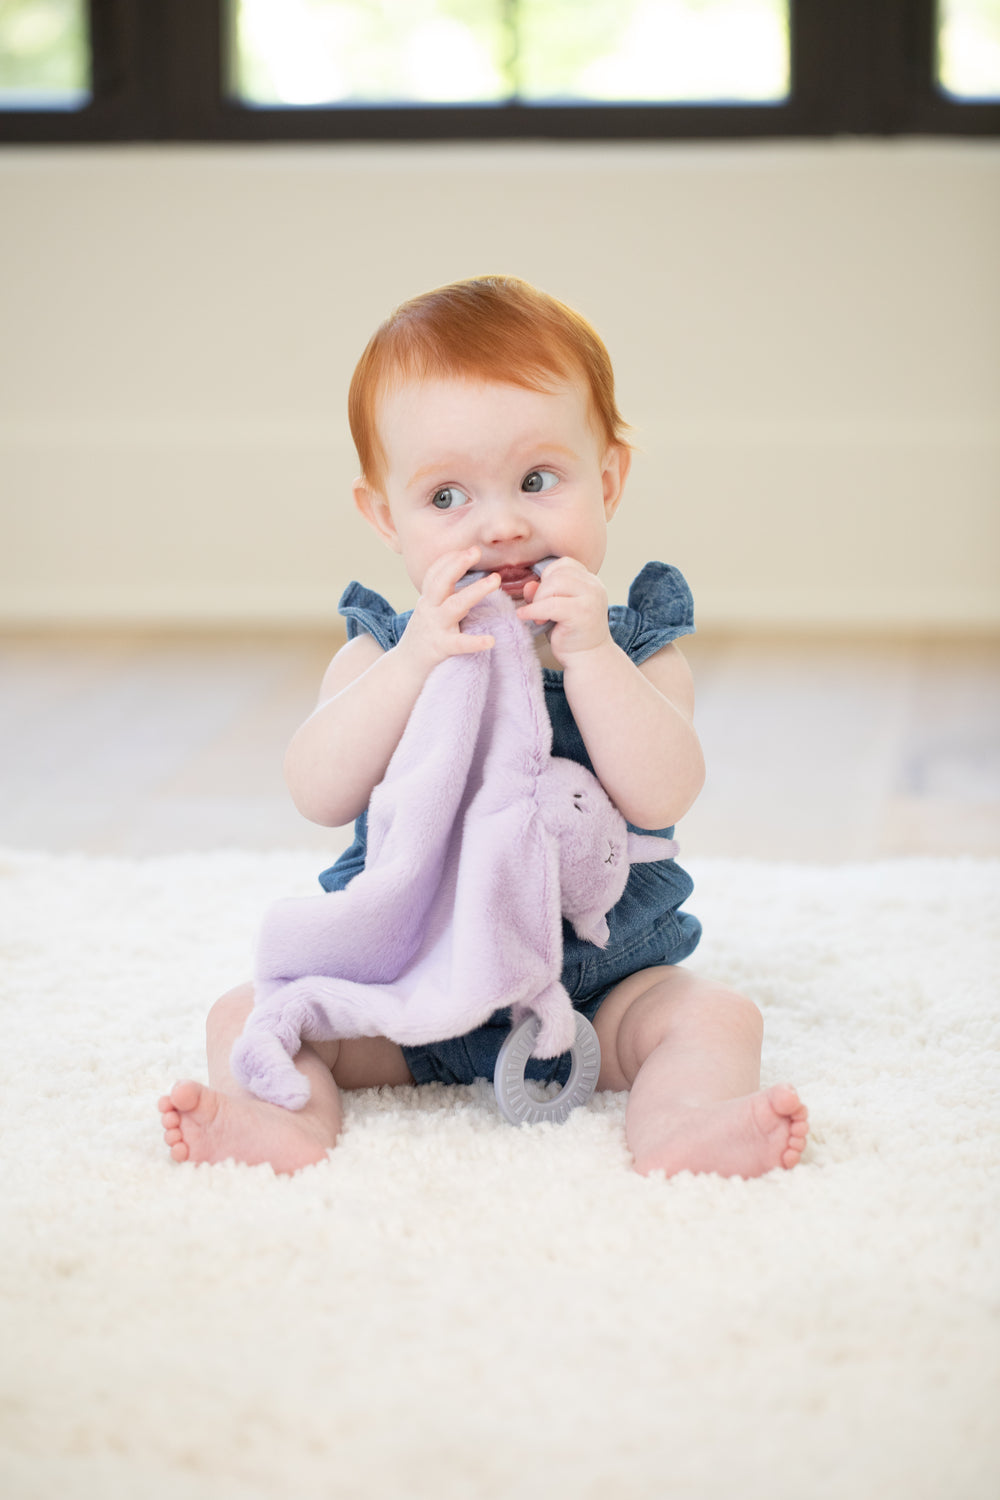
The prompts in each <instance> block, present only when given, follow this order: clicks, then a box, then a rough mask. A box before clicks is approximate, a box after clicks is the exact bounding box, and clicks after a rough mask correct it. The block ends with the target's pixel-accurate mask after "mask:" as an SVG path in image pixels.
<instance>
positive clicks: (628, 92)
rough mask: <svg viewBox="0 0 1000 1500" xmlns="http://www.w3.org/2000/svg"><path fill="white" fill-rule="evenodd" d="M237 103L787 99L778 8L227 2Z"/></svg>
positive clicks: (552, 2)
mask: <svg viewBox="0 0 1000 1500" xmlns="http://www.w3.org/2000/svg"><path fill="white" fill-rule="evenodd" d="M226 9H227V12H228V17H229V36H230V45H229V58H230V68H231V76H230V80H229V83H230V90H231V93H232V94H233V95H234V96H235V97H236V98H238V99H240V100H241V101H242V102H243V103H245V104H257V105H275V104H301V105H316V104H345V103H366V104H401V103H408V104H455V103H467V104H469V103H477V104H479V103H492V104H497V103H503V102H505V101H507V100H513V99H520V100H522V101H524V102H525V103H529V102H530V103H540V102H548V103H554V102H557V101H563V102H569V101H575V102H580V101H584V100H585V101H588V102H592V103H605V104H606V103H616V102H617V103H621V102H624V101H633V102H634V101H641V102H657V103H664V102H667V101H669V102H672V103H678V102H681V101H685V102H691V101H693V100H701V101H706V100H709V101H716V102H718V101H723V100H725V101H730V102H732V101H736V100H740V101H743V102H754V103H776V102H779V101H781V100H784V99H786V98H787V97H788V85H789V66H788V62H789V59H788V28H789V13H788V12H789V7H788V0H585V3H583V4H581V0H228V3H227V7H226Z"/></svg>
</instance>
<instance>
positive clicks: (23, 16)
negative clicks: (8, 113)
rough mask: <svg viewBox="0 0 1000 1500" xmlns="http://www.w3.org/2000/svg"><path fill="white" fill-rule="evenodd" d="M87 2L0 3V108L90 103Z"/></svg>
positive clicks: (68, 106)
mask: <svg viewBox="0 0 1000 1500" xmlns="http://www.w3.org/2000/svg"><path fill="white" fill-rule="evenodd" d="M87 12H88V8H87V3H86V0H31V3H29V0H0V108H4V109H80V108H81V107H82V106H84V105H85V104H86V103H87V102H88V101H89V99H90V36H89V26H88V19H89V18H88V13H87Z"/></svg>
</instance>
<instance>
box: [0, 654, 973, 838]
mask: <svg viewBox="0 0 1000 1500" xmlns="http://www.w3.org/2000/svg"><path fill="white" fill-rule="evenodd" d="M337 644H338V642H337V638H336V635H331V634H319V633H315V634H302V633H297V634H286V635H282V634H277V633H272V634H267V635H261V634H254V635H251V634H240V635H225V634H204V635H181V634H119V635H86V634H79V633H78V634H75V635H71V634H41V633H39V634H33V635H18V636H14V635H6V636H0V713H2V716H3V735H2V739H0V788H2V790H0V846H8V847H10V846H13V847H17V848H31V849H41V850H83V851H89V852H97V853H123V854H139V855H141V854H158V853H171V852H179V851H187V850H205V849H217V848H248V849H273V848H304V847H311V848H315V849H316V851H317V863H318V864H320V862H322V861H323V860H324V859H325V858H326V856H327V855H329V856H330V857H333V856H334V855H335V854H336V853H337V852H338V851H339V850H340V849H341V848H342V847H343V846H344V844H345V843H346V842H347V839H348V833H347V831H343V830H330V829H321V828H316V827H313V826H312V825H310V824H308V823H306V822H304V821H303V820H302V818H300V817H299V815H298V814H297V813H296V812H295V810H294V808H293V807H292V806H291V803H290V801H289V799H288V797H287V794H286V792H285V789H284V785H283V782H282V779H281V758H282V753H283V750H284V746H285V744H286V742H287V740H288V738H289V736H290V734H291V732H292V730H293V729H294V728H295V726H296V725H297V724H298V723H299V722H300V720H301V719H303V718H304V717H305V716H306V714H308V713H309V712H310V711H311V709H312V707H313V705H314V703H315V695H316V690H317V687H318V684H319V681H320V678H321V676H322V672H323V668H324V666H325V665H326V662H327V660H328V659H329V657H330V655H331V654H332V651H333V649H334V648H335V647H336V645H337ZM685 650H686V652H687V655H688V657H689V659H690V660H691V662H692V664H693V666H694V670H695V678H696V683H697V687H698V717H699V723H700V729H701V734H702V740H703V743H704V745H705V750H706V755H707V759H708V765H709V780H708V783H707V786H706V788H705V791H704V792H703V793H702V797H701V799H700V801H699V803H698V805H697V806H696V807H695V808H694V809H693V810H692V812H691V813H690V814H689V815H688V817H687V818H686V819H685V820H684V822H683V824H682V825H681V828H680V830H679V836H680V839H681V844H682V848H683V851H684V853H685V854H687V855H688V856H689V857H690V856H692V855H735V856H749V857H757V858H766V859H793V860H807V861H841V860H848V859H871V858H877V857H882V856H887V855H900V854H917V853H920V854H925V853H926V854H935V853H937V854H973V855H984V854H994V855H995V854H1000V691H998V689H1000V643H998V642H996V641H977V640H961V641H940V640H937V641H933V640H927V641H919V640H907V641H898V640H896V641H894V640H887V639H886V640H883V639H864V640H843V639H840V640H836V639H810V640H800V639H789V638H788V637H776V638H771V639H761V638H748V637H739V636H735V635H734V636H723V635H714V636H713V635H703V636H698V637H696V638H694V639H692V640H691V641H689V642H688V643H687V644H686V645H685Z"/></svg>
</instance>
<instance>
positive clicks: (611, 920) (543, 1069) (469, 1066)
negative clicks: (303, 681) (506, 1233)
mask: <svg viewBox="0 0 1000 1500" xmlns="http://www.w3.org/2000/svg"><path fill="white" fill-rule="evenodd" d="M340 613H341V614H342V615H343V616H344V617H345V619H346V620H347V634H348V639H353V638H354V636H356V635H359V634H361V632H362V631H365V632H367V633H368V634H369V635H371V636H373V637H374V638H375V640H376V641H377V642H378V644H379V645H380V646H381V647H382V649H383V650H385V651H390V650H391V649H392V647H393V646H395V645H396V643H397V642H398V640H399V638H400V636H401V635H402V633H403V631H404V630H405V629H406V624H407V621H408V620H409V618H410V612H409V611H408V612H407V613H405V614H397V613H396V612H395V610H394V609H393V608H392V606H391V605H390V604H388V603H387V602H386V600H385V599H383V598H382V596H381V595H380V594H376V593H373V592H372V590H371V589H366V588H364V587H363V586H362V585H361V584H359V583H351V584H349V585H348V587H347V588H346V589H345V591H344V593H343V596H342V597H341V600H340ZM608 623H609V625H610V627H611V635H612V638H613V639H614V640H615V641H616V642H617V643H618V645H619V646H621V648H622V650H623V651H625V652H626V653H627V654H628V656H630V657H631V659H632V660H633V661H634V662H641V661H645V660H646V658H647V657H649V656H652V655H653V654H654V652H656V651H658V650H659V649H660V647H661V646H664V645H666V644H667V642H668V641H672V640H676V639H677V637H678V636H681V635H689V634H690V633H691V632H692V631H693V630H694V612H693V604H692V599H691V591H690V589H689V588H688V586H687V584H686V582H685V581H684V579H683V577H682V576H681V574H680V573H679V572H678V570H677V569H676V568H672V567H670V566H668V565H667V564H666V563H659V562H651V563H647V564H646V566H645V567H644V568H643V569H642V571H641V573H639V575H638V576H637V577H636V579H635V580H634V582H633V583H632V586H631V588H630V589H629V594H628V603H627V604H625V605H621V604H619V605H613V606H612V607H611V609H610V610H609V611H608ZM542 676H543V684H544V689H545V706H546V708H547V709H548V713H549V718H550V719H551V721H552V753H553V755H564V756H566V757H567V758H568V759H570V760H575V761H578V762H579V763H580V764H581V765H584V766H586V767H587V769H588V770H591V771H592V770H593V766H592V765H591V763H590V758H589V756H588V755H587V751H586V747H585V746H584V743H583V740H582V738H581V736H580V731H579V730H578V729H577V726H576V721H575V719H574V718H573V715H572V713H571V712H570V707H569V704H568V702H567V701H566V694H565V691H564V689H563V680H562V673H561V672H557V671H552V670H548V669H546V670H545V671H543V674H542ZM367 826H368V815H367V813H366V812H365V813H362V814H361V816H360V817H359V818H358V820H357V822H356V823H355V825H354V842H353V843H352V844H351V846H350V848H349V849H346V850H345V851H344V853H343V854H342V855H341V856H340V858H339V859H338V860H337V862H336V864H334V865H331V867H330V868H329V869H328V870H324V871H323V873H322V874H321V875H320V877H319V881H320V885H322V887H323V889H324V890H327V891H337V890H342V889H343V888H344V886H346V885H347V884H348V882H349V881H351V880H353V879H354V877H355V875H357V874H359V873H360V871H361V870H363V869H364V864H365V849H366V838H367ZM629 826H630V827H632V826H633V825H631V824H630V825H629ZM637 831H638V832H643V833H650V832H652V833H658V834H660V835H661V836H662V837H664V838H670V837H671V835H672V834H673V829H672V828H659V829H639V830H637ZM693 888H694V886H693V882H692V880H691V877H690V876H689V875H688V874H687V872H686V871H685V870H682V869H681V867H680V865H678V864H677V863H676V862H675V861H674V860H672V859H665V860H663V861H661V862H658V863H655V864H645V865H633V866H632V869H631V873H630V874H629V879H628V884H627V886H626V887H625V892H624V895H623V896H622V898H621V900H620V901H619V902H618V904H617V906H615V907H614V908H613V910H612V911H610V912H609V913H608V927H609V930H610V938H609V941H608V944H607V947H605V948H595V947H594V945H593V944H592V943H585V942H582V941H581V939H580V938H578V937H577V936H576V933H575V932H574V931H573V929H572V927H570V925H569V923H568V922H564V923H563V972H562V982H563V984H564V985H565V987H566V989H567V991H568V993H569V996H570V999H571V1000H572V1001H573V1004H574V1006H575V1008H576V1009H577V1010H579V1011H582V1012H583V1014H584V1015H585V1016H586V1017H587V1019H588V1020H589V1021H593V1019H594V1017H595V1016H596V1015H597V1012H598V1010H599V1009H600V1007H601V1004H602V1002H603V1001H604V1000H605V999H606V998H607V995H608V993H609V992H610V991H611V990H612V989H613V988H614V987H615V985H616V984H618V983H619V982H620V981H621V980H622V979H627V978H628V976H629V975H630V974H635V973H638V971H639V970H640V969H648V968H652V967H653V966H654V965H658V964H677V963H680V962H682V960H683V959H685V958H687V957H689V955H690V954H691V953H693V952H694V950H695V948H696V947H697V945H698V939H699V937H700V936H701V923H700V922H699V921H698V918H697V917H695V916H692V915H691V914H690V913H689V912H682V911H680V910H679V908H680V906H681V905H682V904H683V902H685V901H686V900H687V898H688V897H689V896H690V894H691V892H692V890H693ZM509 1030H510V1011H509V1010H499V1011H497V1012H496V1013H495V1014H494V1015H492V1016H491V1017H490V1019H489V1020H488V1021H487V1022H486V1023H485V1025H483V1026H480V1027H478V1028H477V1029H476V1030H475V1031H472V1032H470V1033H469V1034H468V1035H467V1036H463V1037H453V1038H451V1039H450V1040H448V1041H443V1042H431V1043H427V1044H426V1045H424V1046H420V1047H404V1048H403V1055H404V1057H405V1058H406V1061H407V1065H408V1066H409V1069H410V1072H411V1073H412V1074H413V1077H414V1079H415V1080H416V1082H417V1083H471V1082H472V1080H473V1079H474V1078H492V1077H493V1069H494V1065H495V1063H496V1058H497V1053H498V1052H499V1050H500V1048H501V1046H502V1045H503V1042H504V1040H505V1039H506V1036H507V1034H508V1032H509ZM569 1069H570V1059H569V1055H568V1054H566V1055H565V1056H564V1057H561V1058H549V1059H539V1058H532V1059H531V1060H530V1061H529V1063H528V1067H527V1069H526V1073H525V1076H526V1077H527V1078H530V1079H535V1080H539V1081H541V1082H545V1083H548V1082H552V1081H556V1082H559V1083H565V1081H566V1079H567V1077H568V1076H569Z"/></svg>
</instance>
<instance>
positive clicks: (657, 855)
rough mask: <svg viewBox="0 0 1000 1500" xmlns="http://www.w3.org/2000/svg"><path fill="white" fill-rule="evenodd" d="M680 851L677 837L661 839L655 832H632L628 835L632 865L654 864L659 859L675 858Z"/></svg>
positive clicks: (629, 857) (629, 860) (629, 855)
mask: <svg viewBox="0 0 1000 1500" xmlns="http://www.w3.org/2000/svg"><path fill="white" fill-rule="evenodd" d="M679 852H680V845H679V844H678V842H677V840H676V839H660V838H657V837H656V835H655V834H653V833H630V834H629V836H628V862H629V864H630V865H652V864H655V863H656V861H657V860H658V859H673V858H674V856H675V855H676V854H678V853H679Z"/></svg>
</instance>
